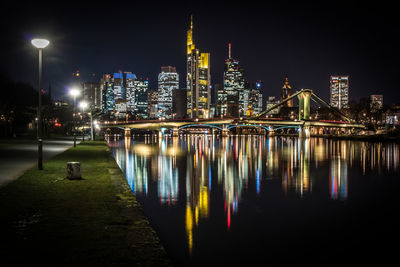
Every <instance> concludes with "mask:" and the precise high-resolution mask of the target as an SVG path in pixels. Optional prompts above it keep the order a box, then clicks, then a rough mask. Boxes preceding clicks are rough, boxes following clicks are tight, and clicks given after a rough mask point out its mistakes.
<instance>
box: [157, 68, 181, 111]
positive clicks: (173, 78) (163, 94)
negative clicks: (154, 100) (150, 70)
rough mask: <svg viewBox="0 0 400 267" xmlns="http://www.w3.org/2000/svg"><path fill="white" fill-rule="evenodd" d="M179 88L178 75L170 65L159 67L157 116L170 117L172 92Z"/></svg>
mask: <svg viewBox="0 0 400 267" xmlns="http://www.w3.org/2000/svg"><path fill="white" fill-rule="evenodd" d="M176 89H179V75H178V73H177V72H176V68H175V67H172V66H166V67H161V73H160V74H159V75H158V117H160V118H165V119H170V118H172V92H173V90H176Z"/></svg>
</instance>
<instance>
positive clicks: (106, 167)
mask: <svg viewBox="0 0 400 267" xmlns="http://www.w3.org/2000/svg"><path fill="white" fill-rule="evenodd" d="M69 161H79V162H81V168H82V178H83V179H82V180H68V179H66V174H67V173H66V163H67V162H69ZM0 203H1V205H0V214H1V223H2V227H1V230H0V234H1V239H2V242H1V243H2V245H1V246H2V249H1V252H0V255H2V257H1V258H0V262H3V263H4V260H6V259H7V260H8V263H9V264H13V265H17V264H20V263H25V264H29V265H32V264H33V263H39V264H46V265H53V266H54V265H85V266H88V265H89V266H94V265H95V266H109V265H118V266H119V265H134V266H168V265H170V262H169V260H168V257H167V255H166V253H165V251H164V249H163V247H162V245H161V244H160V241H159V239H158V237H157V235H156V233H155V232H154V230H153V229H152V228H151V227H150V225H149V223H148V220H147V219H146V218H145V216H144V215H143V213H142V210H141V208H140V206H139V204H138V203H137V201H136V199H135V198H134V196H133V194H132V192H131V190H130V188H129V186H128V184H127V182H126V180H125V178H124V176H123V174H122V173H121V171H120V169H119V168H118V166H117V164H116V163H115V161H114V159H113V158H112V156H111V153H110V151H109V149H108V146H107V145H106V143H105V142H104V141H94V142H84V143H81V144H80V145H78V146H77V147H76V148H75V149H74V148H71V149H69V150H67V151H66V152H64V153H62V154H59V155H58V156H56V157H54V158H53V159H52V160H50V161H48V162H46V163H44V170H42V171H39V170H37V169H36V168H33V169H31V170H29V171H27V172H26V173H25V174H24V175H22V176H21V177H20V178H19V179H17V180H16V181H14V182H12V183H11V184H9V185H8V186H6V187H4V188H1V189H0Z"/></svg>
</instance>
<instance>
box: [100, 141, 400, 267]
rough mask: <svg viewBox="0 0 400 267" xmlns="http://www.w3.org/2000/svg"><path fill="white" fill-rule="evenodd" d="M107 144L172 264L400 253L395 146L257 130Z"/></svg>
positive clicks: (375, 257) (328, 260) (354, 258)
mask: <svg viewBox="0 0 400 267" xmlns="http://www.w3.org/2000/svg"><path fill="white" fill-rule="evenodd" d="M108 142H109V145H110V147H111V149H112V152H113V155H114V157H115V160H116V162H117V163H118V165H119V166H120V168H121V170H122V171H123V173H124V174H125V176H126V179H127V181H128V183H129V185H130V187H131V188H132V191H133V193H134V194H135V196H136V198H137V200H138V201H139V203H140V204H141V206H142V208H143V211H144V213H145V214H146V216H147V217H148V218H149V221H150V223H151V225H152V226H153V228H154V229H155V230H156V232H157V234H158V235H159V237H160V240H161V242H162V243H163V245H164V247H165V248H166V250H167V252H168V254H169V255H170V257H171V259H172V261H173V263H174V264H175V265H177V266H195V265H197V266H200V265H221V266H222V265H224V266H226V265H238V264H241V265H247V266H250V265H258V266H265V265H270V264H279V265H281V264H285V263H289V264H296V265H297V264H303V263H306V264H312V263H316V264H318V265H323V266H324V265H342V264H344V263H354V264H357V263H362V262H364V263H371V262H372V261H377V262H379V263H384V262H385V261H388V260H389V259H391V257H393V258H394V255H395V253H396V252H397V249H396V248H395V247H394V246H393V245H390V241H391V240H395V241H396V242H397V240H396V239H397V238H398V237H399V230H398V227H399V225H400V224H399V219H397V213H398V212H399V203H400V202H399V200H398V198H399V197H398V195H397V191H398V190H399V185H400V181H399V178H400V175H399V174H400V171H399V168H400V145H399V144H397V143H369V142H362V141H349V140H334V139H324V138H309V139H298V138H295V137H264V136H257V135H253V136H250V135H249V136H231V137H228V138H222V137H217V136H211V135H208V136H207V135H198V136H196V135H185V136H181V137H179V138H177V137H175V138H172V137H165V138H158V137H157V136H151V135H148V136H141V137H139V136H135V137H132V138H123V137H122V138H120V139H118V138H116V139H114V138H112V139H109V140H108ZM397 248H398V246H397Z"/></svg>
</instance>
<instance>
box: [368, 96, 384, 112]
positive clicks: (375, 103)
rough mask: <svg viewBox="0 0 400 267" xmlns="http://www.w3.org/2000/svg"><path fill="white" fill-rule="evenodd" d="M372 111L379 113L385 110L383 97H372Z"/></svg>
mask: <svg viewBox="0 0 400 267" xmlns="http://www.w3.org/2000/svg"><path fill="white" fill-rule="evenodd" d="M370 99H371V102H370V104H371V111H377V110H380V109H382V108H383V95H371V96H370Z"/></svg>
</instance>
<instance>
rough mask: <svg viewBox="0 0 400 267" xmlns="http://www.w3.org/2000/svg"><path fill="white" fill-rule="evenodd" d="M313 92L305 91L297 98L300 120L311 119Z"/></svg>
mask: <svg viewBox="0 0 400 267" xmlns="http://www.w3.org/2000/svg"><path fill="white" fill-rule="evenodd" d="M311 95H312V90H310V89H303V90H302V91H301V92H300V93H299V94H298V95H297V97H298V98H299V120H309V119H310V103H311Z"/></svg>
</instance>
